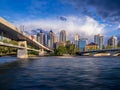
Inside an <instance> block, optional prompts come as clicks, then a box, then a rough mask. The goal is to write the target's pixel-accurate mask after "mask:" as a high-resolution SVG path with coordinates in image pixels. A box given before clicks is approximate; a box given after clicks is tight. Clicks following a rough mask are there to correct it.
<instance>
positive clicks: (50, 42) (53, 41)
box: [47, 30, 58, 48]
mask: <svg viewBox="0 0 120 90" xmlns="http://www.w3.org/2000/svg"><path fill="white" fill-rule="evenodd" d="M56 42H58V37H57V35H56V34H55V33H53V31H52V30H51V31H50V32H49V33H48V36H47V44H48V47H49V48H55V44H56Z"/></svg>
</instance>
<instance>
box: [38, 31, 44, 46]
mask: <svg viewBox="0 0 120 90" xmlns="http://www.w3.org/2000/svg"><path fill="white" fill-rule="evenodd" d="M37 41H38V42H39V43H40V44H43V45H45V34H44V33H43V32H42V30H41V31H40V33H38V34H37Z"/></svg>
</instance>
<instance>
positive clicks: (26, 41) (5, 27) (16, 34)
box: [0, 17, 53, 58]
mask: <svg viewBox="0 0 120 90" xmlns="http://www.w3.org/2000/svg"><path fill="white" fill-rule="evenodd" d="M0 34H1V35H2V36H4V37H7V38H9V39H11V40H15V41H17V42H18V45H11V44H6V43H2V42H0V46H7V47H14V48H17V57H18V58H27V57H28V54H27V50H33V51H37V52H39V53H40V54H41V53H43V51H46V52H53V50H52V49H49V48H48V47H46V46H44V45H42V44H40V43H39V42H37V41H36V40H34V39H32V38H31V37H30V36H29V35H27V34H26V33H24V32H23V31H21V30H20V29H19V28H17V27H16V26H14V25H12V24H11V23H9V22H8V21H6V20H5V19H3V18H1V17H0ZM21 45H23V46H24V47H22V46H21ZM28 45H30V46H32V47H34V49H31V48H28Z"/></svg>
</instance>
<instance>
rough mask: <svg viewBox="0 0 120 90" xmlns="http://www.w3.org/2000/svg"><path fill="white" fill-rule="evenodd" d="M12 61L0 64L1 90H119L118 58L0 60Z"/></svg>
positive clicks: (119, 64) (119, 71) (119, 67)
mask: <svg viewBox="0 0 120 90" xmlns="http://www.w3.org/2000/svg"><path fill="white" fill-rule="evenodd" d="M7 59H8V60H7ZM13 59H14V62H11V63H7V64H4V65H3V64H2V65H0V90H120V57H38V58H31V59H26V60H24V59H23V60H17V61H15V58H10V57H9V58H8V57H4V58H0V61H2V60H7V61H9V60H13Z"/></svg>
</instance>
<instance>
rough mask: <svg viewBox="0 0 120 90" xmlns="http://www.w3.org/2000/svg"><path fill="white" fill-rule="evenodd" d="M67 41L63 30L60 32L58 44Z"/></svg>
mask: <svg viewBox="0 0 120 90" xmlns="http://www.w3.org/2000/svg"><path fill="white" fill-rule="evenodd" d="M66 41H67V33H66V31H65V30H62V31H60V42H66Z"/></svg>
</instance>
